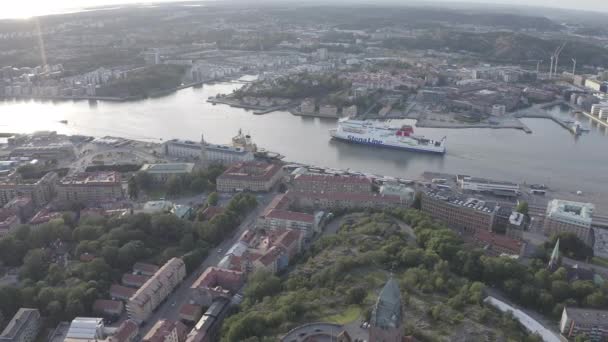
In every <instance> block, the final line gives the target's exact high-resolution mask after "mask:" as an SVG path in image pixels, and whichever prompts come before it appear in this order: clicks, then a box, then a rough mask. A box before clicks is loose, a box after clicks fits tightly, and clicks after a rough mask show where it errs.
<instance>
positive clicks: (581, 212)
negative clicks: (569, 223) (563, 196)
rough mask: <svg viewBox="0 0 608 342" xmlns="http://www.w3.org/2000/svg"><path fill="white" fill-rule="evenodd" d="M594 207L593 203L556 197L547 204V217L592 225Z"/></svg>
mask: <svg viewBox="0 0 608 342" xmlns="http://www.w3.org/2000/svg"><path fill="white" fill-rule="evenodd" d="M594 209H595V206H594V205H593V204H591V203H581V202H572V201H565V200H559V199H554V200H551V201H550V202H549V204H547V217H551V218H555V219H566V220H574V221H576V222H578V223H580V224H584V225H589V226H590V225H591V221H592V216H593V210H594Z"/></svg>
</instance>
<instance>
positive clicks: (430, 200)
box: [421, 190, 498, 233]
mask: <svg viewBox="0 0 608 342" xmlns="http://www.w3.org/2000/svg"><path fill="white" fill-rule="evenodd" d="M421 210H422V211H423V212H425V213H427V214H429V215H430V216H431V217H432V218H434V219H436V220H439V221H442V222H443V223H445V224H446V225H447V226H448V227H452V228H456V229H460V230H463V231H465V232H469V233H475V232H477V231H482V230H483V231H492V230H493V229H492V228H493V225H494V222H495V215H496V212H497V210H498V205H497V204H496V203H494V202H486V201H482V200H480V199H477V198H473V197H466V196H462V195H460V194H457V193H455V192H452V191H440V190H429V191H424V192H422V196H421Z"/></svg>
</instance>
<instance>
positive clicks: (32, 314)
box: [0, 308, 40, 340]
mask: <svg viewBox="0 0 608 342" xmlns="http://www.w3.org/2000/svg"><path fill="white" fill-rule="evenodd" d="M38 318H40V313H39V312H38V310H37V309H28V308H21V309H19V310H18V311H17V313H16V314H15V315H14V316H13V318H12V319H11V320H10V322H8V325H7V326H6V328H4V331H2V334H0V339H4V338H8V339H9V340H12V339H14V338H15V337H16V336H17V335H18V334H19V333H20V332H21V330H22V329H24V327H25V326H26V324H27V322H28V321H30V320H32V319H38Z"/></svg>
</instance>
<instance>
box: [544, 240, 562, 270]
mask: <svg viewBox="0 0 608 342" xmlns="http://www.w3.org/2000/svg"><path fill="white" fill-rule="evenodd" d="M558 267H559V239H557V242H555V247H553V252H551V259H549V264H548V265H547V269H548V270H549V271H552V272H553V271H555V270H556V269H557V268H558Z"/></svg>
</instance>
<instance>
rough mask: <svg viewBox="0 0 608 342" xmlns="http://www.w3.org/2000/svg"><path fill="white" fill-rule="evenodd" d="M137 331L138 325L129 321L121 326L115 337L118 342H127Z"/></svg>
mask: <svg viewBox="0 0 608 342" xmlns="http://www.w3.org/2000/svg"><path fill="white" fill-rule="evenodd" d="M137 331H139V327H138V325H137V323H135V322H133V321H132V320H130V319H128V320H126V321H124V322H122V323H121V324H120V326H119V327H118V329H117V330H116V333H115V334H114V336H113V337H114V339H115V340H116V341H117V342H126V341H127V339H129V338H130V337H131V336H133V335H134V334H136V333H137Z"/></svg>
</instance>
